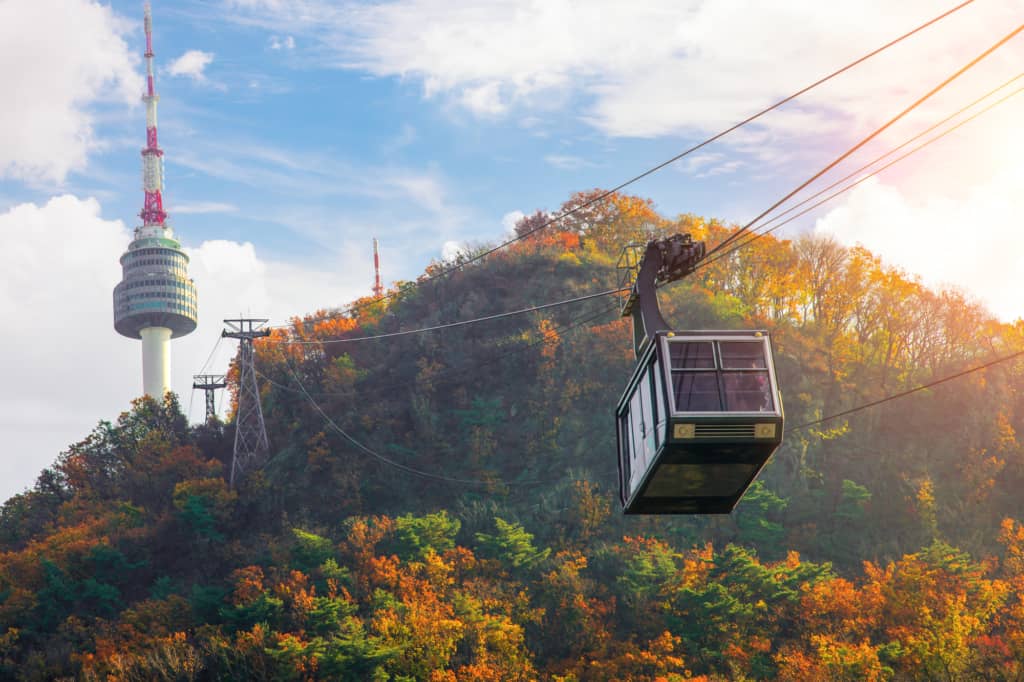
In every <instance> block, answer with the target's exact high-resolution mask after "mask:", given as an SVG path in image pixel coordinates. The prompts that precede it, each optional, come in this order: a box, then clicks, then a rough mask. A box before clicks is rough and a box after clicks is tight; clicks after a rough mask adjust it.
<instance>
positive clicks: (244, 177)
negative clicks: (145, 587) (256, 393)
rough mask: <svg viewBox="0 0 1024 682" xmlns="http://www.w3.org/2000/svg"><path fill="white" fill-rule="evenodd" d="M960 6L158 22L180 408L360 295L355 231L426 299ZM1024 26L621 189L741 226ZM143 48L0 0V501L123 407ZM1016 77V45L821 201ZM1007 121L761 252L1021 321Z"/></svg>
mask: <svg viewBox="0 0 1024 682" xmlns="http://www.w3.org/2000/svg"><path fill="white" fill-rule="evenodd" d="M954 4H956V3H955V1H954V0H941V1H940V0H905V1H904V2H900V3H892V2H889V1H888V0H864V1H863V2H858V3H823V2H819V1H817V0H777V1H776V2H772V3H763V2H756V1H753V0H749V1H747V2H742V1H739V0H664V1H661V0H649V1H641V2H637V3H622V2H614V1H611V0H608V1H604V0H590V1H588V2H568V1H566V0H543V1H536V2H528V1H524V0H519V1H516V2H503V1H500V0H494V1H488V2H476V3H473V2H462V1H460V0H445V1H444V2H441V1H432V0H377V1H375V2H359V1H345V0H203V1H198V0H175V2H167V1H160V0H156V1H154V3H153V23H154V50H155V53H156V62H155V63H156V88H157V91H158V93H159V94H160V96H161V99H160V102H159V136H160V145H161V147H162V148H163V149H164V151H165V161H166V163H165V185H166V190H165V193H164V206H165V208H166V209H167V210H168V212H169V214H170V221H169V222H170V224H171V225H172V227H173V228H174V230H175V232H176V235H177V236H178V238H179V239H180V240H181V241H182V243H183V245H184V247H185V248H186V251H187V252H188V253H189V255H190V257H191V259H192V260H191V265H190V273H191V276H192V277H193V278H194V279H195V282H196V286H197V288H198V292H199V310H200V313H199V326H198V328H197V329H196V331H195V332H194V333H193V334H191V335H189V336H187V337H184V338H182V339H179V340H176V341H174V342H173V344H172V368H173V369H172V372H173V376H172V384H173V388H174V390H175V391H177V392H178V394H179V396H180V398H181V402H182V404H183V405H184V406H185V408H186V409H188V410H189V414H190V416H191V418H192V420H193V421H198V420H201V419H202V408H203V396H202V393H196V394H195V395H193V392H192V390H191V383H192V375H193V374H196V373H199V372H200V370H201V369H205V371H206V372H208V373H219V372H224V371H225V370H226V368H227V363H228V362H229V359H230V357H231V354H232V353H233V352H234V347H233V345H232V344H231V343H229V342H228V341H227V340H225V341H224V342H219V341H218V339H219V334H220V330H221V329H222V326H223V325H222V322H221V321H222V320H223V319H224V318H226V317H237V316H238V315H239V314H243V315H250V316H254V317H266V318H269V319H270V320H271V323H272V324H280V323H283V322H285V321H286V320H287V319H288V318H289V317H290V316H292V315H300V314H303V313H307V312H311V311H314V310H316V309H319V308H339V307H343V306H344V305H345V304H346V303H348V302H350V301H352V300H353V299H355V298H356V297H358V296H362V295H366V294H368V293H369V291H370V287H371V286H372V281H373V268H372V257H371V248H372V246H371V238H372V237H374V236H376V237H377V238H378V239H379V240H380V244H381V255H382V266H383V274H384V279H385V281H386V282H387V283H390V282H394V281H397V280H411V279H414V278H415V277H416V276H417V275H418V274H420V273H421V272H422V270H423V268H424V266H425V265H427V264H428V263H430V262H431V261H433V260H440V259H443V258H445V257H449V256H451V255H452V254H453V253H454V252H457V251H458V249H460V248H464V247H465V246H466V245H467V244H482V243H495V242H497V241H500V240H502V239H504V238H506V237H507V235H508V234H509V230H510V228H511V226H512V225H514V223H515V220H516V218H517V217H519V216H521V215H522V214H528V213H532V212H533V211H535V210H537V209H540V210H555V209H557V208H558V206H559V205H560V204H561V203H562V202H563V201H565V200H566V199H567V198H568V197H569V196H570V195H571V194H572V193H573V192H575V191H579V190H588V189H592V188H595V187H602V188H607V187H612V186H615V185H617V184H619V183H620V182H623V181H624V180H626V179H628V178H630V177H633V176H634V175H636V174H638V173H640V172H642V171H644V170H646V169H647V168H649V167H652V166H654V165H656V164H658V163H660V162H662V161H664V160H666V159H668V158H670V157H672V156H674V155H676V154H677V153H679V152H680V151H682V150H683V149H686V148H687V147H689V146H690V145H692V144H694V143H696V142H699V141H700V140H702V139H704V138H706V137H708V136H710V135H711V134H713V133H716V132H718V131H720V130H722V129H724V128H726V127H728V126H730V125H731V124H732V123H735V122H736V121H739V120H742V119H743V118H745V117H747V116H748V115H750V114H752V113H754V112H756V111H758V110H759V109H761V108H763V107H764V106H767V105H768V104H770V103H772V102H774V101H776V100H778V99H781V98H782V97H784V96H786V95H788V94H790V93H792V92H794V91H796V90H798V89H800V88H801V87H803V86H804V85H807V84H809V83H811V82H813V81H814V80H816V79H817V78H819V77H821V76H823V75H825V74H827V73H829V72H831V71H833V70H834V69H836V68H838V67H840V66H842V65H844V64H846V63H848V62H850V61H852V60H853V59H855V58H857V57H860V56H861V55H863V54H865V53H867V52H869V51H871V50H873V49H875V48H877V47H879V46H881V45H882V44H884V43H886V42H888V41H889V40H891V39H892V38H895V37H896V36H898V35H900V34H902V33H904V32H906V31H907V30H910V29H911V28H913V27H915V26H917V25H919V24H921V23H923V22H924V21H926V20H927V19H930V18H932V17H934V16H936V15H938V14H939V13H941V12H943V11H945V10H947V9H949V8H950V7H952V6H953V5H954ZM1022 22H1024V9H1022V6H1021V5H1020V2H1019V0H975V1H974V2H973V3H972V4H970V5H969V6H967V7H965V8H964V9H962V10H960V11H958V12H956V13H955V14H953V15H952V16H950V17H948V18H947V19H944V20H943V21H942V22H940V23H939V24H937V25H935V26H933V27H931V28H929V29H927V30H926V31H925V32H923V33H921V34H919V35H917V36H914V37H913V38H911V39H908V40H907V41H904V42H903V43H901V44H899V45H898V46H896V47H894V48H892V49H891V50H889V51H887V52H885V53H883V54H882V55H879V56H877V57H875V58H873V59H871V60H869V61H868V62H866V63H864V64H862V65H860V66H858V67H857V68H856V69H854V70H852V71H850V72H848V73H846V74H844V75H842V76H840V77H838V78H836V79H834V80H832V81H830V82H828V83H827V84H825V85H823V86H820V87H818V88H815V89H814V90H812V91H811V92H809V93H807V94H806V95H804V96H802V97H800V98H799V99H798V100H796V101H794V102H792V103H791V104H789V105H787V106H785V107H784V108H782V109H780V110H778V111H775V112H773V113H771V114H769V115H767V116H765V117H764V118H762V119H759V120H758V121H757V122H755V123H754V124H751V125H749V126H745V127H743V128H741V129H740V130H738V131H737V132H735V133H733V134H731V135H729V136H727V137H726V138H723V139H722V140H721V141H719V142H717V143H715V144H714V145H710V146H708V147H706V148H704V149H702V150H700V151H699V152H697V153H695V154H692V155H690V156H688V157H686V158H684V159H682V160H680V161H678V162H676V163H674V164H672V165H671V166H669V167H667V168H665V169H663V170H661V171H659V172H658V173H655V174H653V175H652V176H650V177H648V178H645V179H644V180H642V181H640V182H638V183H637V184H635V185H633V186H631V187H630V188H629V189H628V190H627V191H629V192H630V193H633V194H637V195H639V196H643V197H647V198H650V199H651V200H653V201H654V204H655V207H656V208H657V210H658V211H660V212H661V213H662V214H663V215H666V216H674V215H677V214H680V213H694V214H698V215H703V216H707V217H715V218H718V219H721V220H723V221H726V222H729V223H736V224H743V223H745V222H747V221H748V220H750V219H751V218H753V217H754V216H756V215H757V214H758V213H760V212H761V211H762V210H764V209H765V208H767V207H768V206H770V205H771V204H772V203H774V202H775V201H776V200H777V199H778V198H780V197H782V196H784V195H785V194H786V193H788V192H789V191H790V190H791V189H793V188H794V187H796V186H797V185H798V184H800V183H801V182H802V181H803V180H805V179H806V178H808V177H810V176H811V175H813V174H814V173H815V172H816V171H818V170H819V169H821V168H822V167H824V166H825V165H826V164H827V163H828V162H830V161H831V160H832V159H833V158H834V157H835V156H837V155H838V154H839V153H840V152H842V151H844V150H845V149H847V148H848V147H849V146H851V145H852V144H853V143H854V142H855V141H857V140H858V139H860V138H861V137H863V136H865V135H866V134H867V133H869V132H870V131H871V130H873V129H874V128H876V127H878V126H879V125H881V124H882V123H884V122H885V121H887V120H889V119H890V118H891V117H892V116H894V115H895V114H896V113H898V112H899V111H901V110H902V109H903V108H904V107H906V106H907V105H909V104H910V103H911V102H913V101H914V100H916V99H917V98H918V97H920V96H921V95H923V94H924V93H925V92H927V91H928V90H929V89H930V88H932V87H933V86H934V85H936V84H938V83H939V82H941V81H942V80H943V79H944V78H946V77H947V76H948V75H950V74H951V73H953V72H954V71H956V70H957V69H958V68H959V67H961V66H962V65H963V64H965V63H967V62H968V61H969V60H971V59H972V58H974V57H976V56H977V55H979V54H980V53H981V52H983V51H984V50H985V49H987V48H988V47H990V46H991V45H993V44H994V43H996V42H997V41H998V40H999V39H1000V38H1002V37H1004V36H1005V35H1006V34H1008V33H1009V32H1010V31H1011V30H1012V29H1013V28H1015V27H1016V26H1018V25H1019V24H1021V23H1022ZM143 48H144V35H143V31H142V4H141V2H135V1H134V0H133V1H131V2H122V1H120V0H118V1H116V2H113V3H103V2H91V1H88V0H0V65H2V68H0V91H2V92H4V93H5V98H4V101H5V103H4V105H3V106H2V107H0V273H2V274H0V312H2V313H3V319H5V320H7V324H8V328H7V330H6V332H5V333H4V334H3V335H2V336H0V370H2V373H3V378H4V382H3V387H2V388H0V443H2V445H0V499H6V498H7V497H9V496H10V495H12V494H15V493H17V492H20V491H22V490H24V489H25V488H27V487H29V486H31V485H32V483H33V481H34V479H35V477H36V475H37V474H38V472H39V471H40V470H41V469H42V468H43V467H45V466H48V465H50V464H51V463H52V462H53V461H54V460H55V459H56V458H57V456H58V455H59V453H60V452H61V451H62V450H63V449H65V448H66V447H67V446H68V445H69V444H71V443H74V442H77V441H79V440H81V439H83V438H84V437H85V436H86V435H88V433H89V431H90V430H91V429H92V428H94V427H95V425H96V424H97V423H98V422H99V421H100V420H102V419H106V420H113V419H116V417H117V415H118V414H119V413H120V412H121V411H123V410H125V409H127V408H128V407H129V405H130V401H131V400H132V399H133V398H135V397H137V396H138V395H139V394H141V392H142V379H141V347H140V344H139V342H138V341H132V340H129V339H126V338H124V337H121V336H119V335H118V334H117V333H116V332H115V331H114V329H113V319H112V317H113V313H112V289H113V287H114V285H115V284H117V282H118V281H119V280H120V276H121V272H120V266H119V265H118V258H119V257H120V255H121V253H123V251H124V250H125V247H126V246H127V244H128V242H129V241H130V240H131V234H132V229H133V228H134V227H136V226H137V225H138V224H139V222H140V221H139V219H138V217H137V216H138V212H139V210H140V209H141V207H142V190H141V157H140V154H139V152H140V149H141V148H142V146H143V145H144V143H145V111H144V107H143V106H142V103H141V101H140V95H141V93H142V90H143V73H144V63H143V59H142V53H143ZM1021 64H1024V36H1020V35H1019V36H1018V37H1017V38H1015V39H1013V40H1011V41H1010V42H1009V43H1007V44H1006V45H1005V46H1004V47H1003V48H1001V49H999V50H998V51H996V52H995V53H993V54H992V55H991V56H990V57H988V58H987V59H985V60H984V61H982V62H981V63H980V64H979V65H978V66H977V67H975V68H973V69H971V70H970V71H969V72H967V73H966V74H965V75H964V76H962V77H961V78H959V79H958V80H956V81H955V82H954V83H953V84H952V85H951V86H950V87H948V88H946V89H944V90H942V91H941V92H940V93H939V94H938V95H937V96H935V97H934V98H932V99H930V100H929V101H928V102H927V103H926V104H925V105H923V106H922V107H920V108H919V109H917V110H915V111H914V113H912V114H911V115H910V116H908V117H907V118H906V119H905V120H903V121H901V122H900V123H898V124H896V125H894V126H892V127H891V128H890V129H889V130H888V131H886V132H885V133H884V134H883V135H882V136H880V137H879V138H878V139H877V140H875V141H874V142H872V143H871V144H869V145H867V146H866V147H865V148H864V149H862V150H861V151H860V152H859V153H858V154H857V155H856V156H855V157H853V158H852V159H851V160H850V162H849V163H848V164H845V165H844V166H842V167H841V168H840V169H837V171H836V174H833V175H830V176H828V177H827V178H826V179H824V180H823V182H822V183H819V185H816V186H815V187H818V186H821V185H822V184H827V183H828V182H831V181H832V180H833V179H836V178H837V177H838V176H840V175H843V174H845V173H847V172H850V171H852V170H854V169H855V168H857V167H859V166H860V165H862V164H864V163H867V162H868V161H870V160H872V159H874V158H876V157H877V156H878V155H880V154H882V153H884V152H886V151H889V150H890V149H892V148H893V147H895V146H897V145H899V144H902V143H903V142H904V141H906V140H907V139H908V138H910V137H911V136H913V135H916V134H918V133H919V132H921V131H922V130H924V129H925V128H927V127H928V126H931V125H932V124H934V123H935V122H937V121H939V120H941V119H942V118H944V117H946V116H949V115H950V114H952V113H954V112H956V111H958V110H959V109H961V108H962V107H964V106H966V105H967V104H968V103H970V102H972V101H974V100H975V99H977V98H979V97H981V96H982V95H984V94H985V93H988V92H990V91H992V90H994V89H996V88H997V87H998V86H1000V85H1001V84H1003V83H1006V82H1007V81H1009V80H1010V79H1013V78H1014V77H1017V76H1019V75H1020V71H1021V66H1020V65H1021ZM1022 86H1024V78H1021V79H1019V80H1017V81H1015V82H1014V83H1013V84H1011V85H1010V86H1008V87H1007V88H1004V89H1003V90H1001V91H1000V93H999V96H1002V95H1008V94H1010V93H1012V92H1014V91H1015V90H1016V89H1017V88H1020V87H1022ZM972 111H973V110H972ZM969 113H970V112H969ZM1021 120H1024V94H1022V95H1018V96H1016V97H1010V98H1009V99H1008V100H1006V101H1005V102H1004V103H1002V104H1000V105H998V106H995V107H994V108H993V109H992V110H991V111H989V112H987V113H985V114H983V115H981V116H980V117H979V118H978V119H977V120H975V121H972V122H970V123H967V124H965V125H964V126H963V127H962V128H960V129H958V130H957V131H956V132H954V133H952V134H950V135H948V136H947V137H945V138H943V139H942V140H940V141H938V142H936V143H934V144H931V145H929V146H928V147H927V148H925V149H924V150H922V151H921V152H919V153H916V154H914V155H913V156H911V157H910V158H908V159H907V160H906V161H903V162H901V163H900V164H897V165H896V166H894V167H893V168H891V169H889V170H887V171H885V172H884V173H882V174H880V175H878V176H876V177H875V178H872V179H871V180H868V181H867V182H865V183H863V184H862V185H860V186H859V187H858V188H857V189H855V190H853V191H851V192H849V193H847V194H844V195H842V196H841V197H839V198H837V199H835V200H834V201H833V202H831V203H829V204H827V205H825V206H823V207H821V208H820V209H818V210H816V211H814V212H812V213H810V214H808V215H807V216H804V217H803V218H801V219H799V220H796V221H794V222H793V223H792V224H790V225H787V226H786V227H785V228H784V229H783V230H781V231H780V234H783V235H785V236H795V235H798V234H800V233H803V232H816V233H819V234H824V235H831V236H833V237H834V238H836V239H838V240H840V241H841V242H843V243H846V244H851V245H852V244H857V243H861V244H863V245H864V246H866V247H868V248H869V249H871V250H872V251H874V252H875V253H878V254H880V255H881V256H882V257H883V258H884V259H885V260H886V261H887V262H889V263H891V264H893V265H896V266H899V267H902V268H904V269H905V270H906V271H907V272H909V273H912V274H914V275H917V276H919V277H921V279H922V280H923V281H924V282H926V283H928V284H930V285H933V286H948V287H956V288H959V289H961V290H963V291H965V292H967V293H968V294H969V295H970V296H972V297H974V298H975V299H976V300H978V301H980V302H982V303H983V304H985V305H986V306H988V308H989V309H990V310H991V311H992V312H993V314H995V315H997V316H998V317H999V318H1001V319H1003V320H1006V321H1012V320H1015V319H1017V318H1019V317H1021V316H1024V300H1022V299H1021V297H1020V296H1019V294H1018V292H1020V291H1021V290H1022V289H1024V262H1022V260H1024V255H1022V254H1024V249H1022V248H1021V247H1022V246H1024V244H1022V242H1024V229H1022V227H1024V225H1022V218H1021V216H1022V215H1024V210H1022V209H1024V192H1022V191H1021V189H1022V188H1024V160H1022V159H1024V129H1022V127H1021V126H1020V124H1019V121H1021ZM810 191H814V188H812V189H811V190H810ZM544 302H546V301H537V302H536V303H538V304H539V303H544Z"/></svg>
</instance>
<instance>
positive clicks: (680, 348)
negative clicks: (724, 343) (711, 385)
mask: <svg viewBox="0 0 1024 682" xmlns="http://www.w3.org/2000/svg"><path fill="white" fill-rule="evenodd" d="M668 352H669V356H670V357H671V358H672V369H714V368H715V350H714V346H713V345H712V344H711V342H710V341H669V344H668Z"/></svg>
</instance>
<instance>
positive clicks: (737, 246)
mask: <svg viewBox="0 0 1024 682" xmlns="http://www.w3.org/2000/svg"><path fill="white" fill-rule="evenodd" d="M1021 92H1024V88H1018V89H1017V90H1014V91H1013V92H1011V93H1009V94H1008V95H1005V96H1003V97H1001V98H1000V99H998V100H996V101H995V102H992V103H991V104H989V105H988V106H987V107H985V108H984V109H981V110H979V111H977V112H975V113H974V114H972V115H971V116H969V117H967V118H965V119H964V120H962V121H959V122H957V124H956V125H954V126H951V127H950V128H947V129H946V130H944V131H943V132H941V133H939V134H938V135H936V136H935V137H933V138H930V139H928V140H926V141H924V142H922V143H921V144H919V145H917V146H916V147H914V148H912V149H910V150H909V151H907V152H906V153H904V154H901V155H900V156H898V157H896V158H895V159H893V160H892V161H890V162H889V163H887V164H885V165H884V166H880V167H879V168H876V169H875V170H873V171H872V172H870V173H868V174H867V175H865V176H864V177H862V178H858V179H857V181H856V182H853V183H851V184H849V185H847V186H846V187H843V188H842V189H840V190H837V191H835V192H833V193H832V194H830V195H828V196H827V197H825V198H824V199H822V200H821V201H817V202H815V203H813V204H811V205H810V206H808V207H807V208H805V209H804V210H802V211H800V212H799V213H797V214H795V215H792V216H790V217H789V218H786V219H785V220H783V221H782V222H781V223H778V224H777V225H775V226H773V227H771V228H769V229H767V230H764V231H759V230H761V228H763V227H766V226H767V225H769V224H770V223H771V222H772V221H774V220H775V219H774V218H773V219H772V221H768V222H767V223H765V224H764V225H762V226H760V227H758V228H757V229H756V230H754V231H753V232H752V233H751V234H750V235H748V236H749V239H746V240H744V241H742V242H740V243H739V244H735V245H734V246H733V247H732V248H731V249H729V250H728V251H725V252H724V253H719V254H717V255H715V256H714V257H712V258H705V259H704V260H703V261H701V262H700V263H698V264H697V266H696V267H695V268H694V269H695V270H696V269H699V268H702V267H705V266H708V265H711V264H712V263H714V262H716V261H718V260H721V259H723V258H727V257H728V256H730V255H731V254H733V253H735V252H736V251H739V250H740V249H742V248H743V247H745V246H749V245H750V244H753V243H754V242H756V241H757V240H758V239H760V238H761V237H764V236H766V235H769V234H771V233H772V232H774V231H775V230H777V229H779V228H780V227H782V226H784V225H788V224H789V223H791V222H793V221H794V220H796V219H797V218H800V217H802V216H804V215H807V214H808V213H810V212H811V211H813V210H814V209H816V208H818V207H819V206H821V205H822V204H825V203H827V202H829V201H831V200H832V199H835V198H836V197H837V196H839V195H840V194H844V193H846V192H848V191H850V190H851V189H853V188H854V187H857V186H858V185H860V184H861V183H862V182H864V181H866V180H868V179H869V178H873V177H875V176H876V175H878V174H879V173H881V172H882V171H884V170H887V169H888V168H891V167H892V166H895V165H896V164H897V163H899V162H900V161H903V160H904V159H906V158H907V157H908V156H911V155H912V154H915V153H917V152H919V151H921V150H922V149H924V148H925V147H927V146H928V145H930V144H932V143H933V142H937V141H938V140H941V139H942V138H943V137H945V136H946V135H949V134H950V133H952V132H953V131H955V130H957V129H958V128H960V127H961V126H963V125H965V124H967V123H970V122H971V121H973V120H974V119H976V118H978V117H979V116H981V115H982V114H984V113H986V112H988V111H991V110H992V109H994V108H995V107H997V106H998V105H1000V104H1003V103H1004V102H1006V101H1007V100H1008V99H1010V98H1011V97H1013V96H1015V95H1018V94H1020V93H1021ZM908 142H909V141H908ZM906 144H907V143H904V144H903V145H900V147H903V146H905V145H906ZM884 156H888V154H886V155H883V156H882V157H879V158H878V159H875V161H872V162H871V163H869V164H867V166H864V167H862V168H861V169H860V170H863V169H864V168H867V167H868V166H871V165H873V164H874V163H876V162H877V161H879V160H881V159H882V158H884ZM857 172H859V171H855V172H854V173H853V174H852V175H855V174H856V173H857ZM849 177H850V176H847V178H844V180H845V179H848V178H849ZM840 182H842V181H840ZM828 189H829V188H826V189H825V190H822V192H825V191H828ZM819 194H820V192H819ZM814 196H818V194H816V195H814ZM813 198H814V197H810V198H809V199H807V201H810V200H811V199H813ZM803 203H806V202H802V203H801V204H797V205H796V206H794V207H793V209H796V208H798V207H799V206H802V205H803ZM793 209H790V210H793ZM787 213H788V211H787ZM783 215H785V213H781V214H779V215H778V216H776V218H780V217H782V216H783Z"/></svg>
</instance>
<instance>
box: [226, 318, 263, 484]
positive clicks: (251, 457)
mask: <svg viewBox="0 0 1024 682" xmlns="http://www.w3.org/2000/svg"><path fill="white" fill-rule="evenodd" d="M266 322H267V320H266V319H252V318H249V319H237V320H224V324H226V325H227V326H228V328H227V329H225V330H224V331H223V332H221V336H224V337H227V338H230V339H238V412H237V413H236V414H235V451H234V454H233V455H232V457H231V479H230V484H231V487H232V488H234V487H235V481H236V480H238V479H239V478H241V476H243V475H244V474H245V473H246V472H248V471H251V470H252V469H256V468H259V467H260V466H262V465H263V460H264V458H265V457H266V455H267V452H268V451H269V450H270V444H269V443H268V442H267V427H266V424H264V423H263V407H262V406H261V405H260V387H259V386H258V385H257V384H256V365H255V363H254V359H255V358H254V354H253V348H252V342H253V340H254V339H258V338H260V337H263V336H270V330H269V329H261V327H262V326H263V325H264V324H266Z"/></svg>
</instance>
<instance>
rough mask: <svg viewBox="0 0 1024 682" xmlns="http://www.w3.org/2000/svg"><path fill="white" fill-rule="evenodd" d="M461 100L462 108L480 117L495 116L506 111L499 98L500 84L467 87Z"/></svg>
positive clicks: (505, 106) (506, 107)
mask: <svg viewBox="0 0 1024 682" xmlns="http://www.w3.org/2000/svg"><path fill="white" fill-rule="evenodd" d="M461 99H462V105H463V106H464V107H466V108H467V109H469V110H470V111H472V112H473V113H474V114H477V115H480V116H497V115H498V114H503V113H505V110H506V109H508V105H507V104H506V103H505V102H504V101H502V98H501V84H500V83H496V82H491V83H484V84H483V85H473V86H470V87H467V88H465V89H464V90H463V91H462V97H461Z"/></svg>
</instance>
